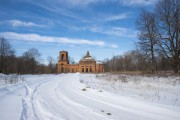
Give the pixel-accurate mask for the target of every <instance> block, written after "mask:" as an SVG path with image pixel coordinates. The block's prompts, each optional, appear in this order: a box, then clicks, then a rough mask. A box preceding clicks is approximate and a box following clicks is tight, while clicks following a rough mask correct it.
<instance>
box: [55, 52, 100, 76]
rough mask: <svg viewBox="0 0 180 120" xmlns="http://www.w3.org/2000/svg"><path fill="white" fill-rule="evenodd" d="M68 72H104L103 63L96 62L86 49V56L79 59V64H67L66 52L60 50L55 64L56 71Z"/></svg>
mask: <svg viewBox="0 0 180 120" xmlns="http://www.w3.org/2000/svg"><path fill="white" fill-rule="evenodd" d="M68 72H72V73H74V72H81V73H83V72H84V73H95V72H104V64H102V63H96V61H95V59H94V58H92V57H91V56H90V54H89V51H87V54H86V56H85V57H83V58H82V59H81V60H80V61H79V64H69V60H68V52H67V51H60V53H59V61H58V64H57V73H68Z"/></svg>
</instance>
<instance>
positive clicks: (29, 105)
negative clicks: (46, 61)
mask: <svg viewBox="0 0 180 120" xmlns="http://www.w3.org/2000/svg"><path fill="white" fill-rule="evenodd" d="M47 82H48V81H43V82H41V83H39V84H38V85H36V86H35V87H34V89H33V88H30V87H29V86H28V85H25V86H24V87H25V90H26V96H25V98H23V99H22V105H23V111H22V113H21V120H38V116H37V114H36V111H35V107H34V103H33V101H34V97H35V96H36V95H37V94H38V89H39V88H40V87H41V86H42V85H43V84H45V83H47Z"/></svg>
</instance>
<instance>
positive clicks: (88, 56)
mask: <svg viewBox="0 0 180 120" xmlns="http://www.w3.org/2000/svg"><path fill="white" fill-rule="evenodd" d="M80 61H95V60H94V58H92V57H91V56H90V54H89V51H87V53H86V56H84V57H83V58H82V59H81V60H80Z"/></svg>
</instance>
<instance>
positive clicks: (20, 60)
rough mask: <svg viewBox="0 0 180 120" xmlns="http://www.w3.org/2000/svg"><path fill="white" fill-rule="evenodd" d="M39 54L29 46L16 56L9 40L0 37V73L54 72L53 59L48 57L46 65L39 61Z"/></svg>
mask: <svg viewBox="0 0 180 120" xmlns="http://www.w3.org/2000/svg"><path fill="white" fill-rule="evenodd" d="M40 57H41V54H40V52H39V51H38V49H36V48H30V49H28V50H27V51H26V52H24V53H23V54H22V55H21V56H16V54H15V50H14V49H13V47H12V46H11V44H10V43H9V41H8V40H7V39H5V38H3V37H0V73H4V74H12V73H17V74H44V73H56V64H55V60H54V59H53V58H52V57H50V56H49V57H48V58H47V60H48V62H49V63H48V65H45V64H42V63H41V58H40Z"/></svg>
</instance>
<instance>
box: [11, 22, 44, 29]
mask: <svg viewBox="0 0 180 120" xmlns="http://www.w3.org/2000/svg"><path fill="white" fill-rule="evenodd" d="M8 23H9V24H10V25H11V26H13V27H44V25H39V24H36V23H33V22H24V21H20V20H9V21H8Z"/></svg>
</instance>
